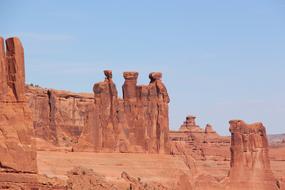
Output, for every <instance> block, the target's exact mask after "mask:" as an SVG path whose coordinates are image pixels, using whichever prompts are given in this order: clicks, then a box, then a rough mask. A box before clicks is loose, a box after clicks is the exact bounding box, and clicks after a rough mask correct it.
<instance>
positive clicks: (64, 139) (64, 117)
mask: <svg viewBox="0 0 285 190" xmlns="http://www.w3.org/2000/svg"><path fill="white" fill-rule="evenodd" d="M26 97H27V100H28V105H29V107H30V109H31V110H32V115H33V126H34V129H35V134H36V137H38V138H41V139H44V140H46V141H48V142H50V143H53V144H54V145H57V146H72V145H74V144H75V143H77V142H78V138H79V136H80V134H81V132H82V130H83V127H84V126H85V122H86V117H87V114H88V105H90V104H93V102H94V100H93V95H92V94H83V93H72V92H68V91H60V90H53V89H43V88H39V87H33V86H26Z"/></svg>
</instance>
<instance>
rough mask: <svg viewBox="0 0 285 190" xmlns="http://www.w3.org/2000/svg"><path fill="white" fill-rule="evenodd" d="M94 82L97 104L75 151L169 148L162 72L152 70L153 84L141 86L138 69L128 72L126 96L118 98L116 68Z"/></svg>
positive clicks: (139, 150)
mask: <svg viewBox="0 0 285 190" xmlns="http://www.w3.org/2000/svg"><path fill="white" fill-rule="evenodd" d="M104 73H105V76H106V78H105V80H104V81H103V82H100V83H96V84H95V85H94V88H93V91H94V104H93V105H91V106H90V107H89V114H88V119H87V124H86V126H85V127H84V129H83V132H82V134H81V137H80V139H79V143H78V144H77V145H75V146H74V150H75V151H82V150H84V151H86V150H87V151H99V152H150V153H166V152H169V144H168V130H169V126H168V103H169V97H168V94H167V90H166V88H165V86H164V85H163V83H162V81H161V73H151V74H150V79H151V82H150V84H149V85H145V86H138V85H137V77H138V73H136V72H125V73H124V78H125V83H124V85H123V99H120V98H118V95H117V89H116V86H115V84H114V82H113V80H112V72H111V71H104Z"/></svg>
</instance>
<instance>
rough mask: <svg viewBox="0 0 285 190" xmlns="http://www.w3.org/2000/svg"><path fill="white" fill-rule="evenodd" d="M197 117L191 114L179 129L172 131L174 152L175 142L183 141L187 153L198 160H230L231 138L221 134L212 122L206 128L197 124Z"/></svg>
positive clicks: (173, 152)
mask: <svg viewBox="0 0 285 190" xmlns="http://www.w3.org/2000/svg"><path fill="white" fill-rule="evenodd" d="M195 119H196V117H195V116H192V115H189V116H187V117H186V120H185V121H184V123H183V124H182V125H181V127H180V129H179V131H170V132H169V139H170V141H171V142H172V147H173V149H172V154H176V151H175V150H176V149H175V144H176V143H177V142H182V143H183V144H184V146H185V150H186V152H187V154H190V155H191V156H192V157H194V158H195V159H196V160H207V159H210V160H221V161H223V160H229V159H230V151H229V148H230V138H229V137H223V136H220V135H219V134H218V133H216V131H215V130H214V129H213V127H212V126H211V125H210V124H207V125H206V127H205V129H203V128H201V127H200V126H199V125H197V124H196V121H195Z"/></svg>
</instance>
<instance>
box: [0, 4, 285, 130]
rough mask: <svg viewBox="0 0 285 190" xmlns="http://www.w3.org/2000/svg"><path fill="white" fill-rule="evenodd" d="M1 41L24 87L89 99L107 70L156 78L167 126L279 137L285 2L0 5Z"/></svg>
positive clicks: (118, 76)
mask: <svg viewBox="0 0 285 190" xmlns="http://www.w3.org/2000/svg"><path fill="white" fill-rule="evenodd" d="M0 23H1V27H0V35H1V36H3V37H5V38H6V37H10V36H19V37H20V38H21V40H22V42H23V45H24V47H25V61H26V76H27V83H34V84H39V85H40V86H43V87H49V88H50V87H52V88H57V89H66V90H72V91H76V92H82V91H84V92H91V89H92V86H93V84H94V83H95V82H98V81H101V80H103V78H104V76H103V74H102V70H104V69H112V70H113V75H114V80H115V82H116V84H117V88H118V90H119V91H120V93H121V85H122V83H123V77H122V72H123V71H127V70H135V71H139V72H140V76H139V83H141V84H142V83H148V82H149V80H148V73H149V72H151V71H161V72H163V74H164V76H163V80H164V82H165V84H166V85H167V87H168V91H169V94H170V97H171V104H170V127H171V129H177V128H178V127H179V126H180V124H181V123H182V122H183V120H184V118H185V116H186V115H188V114H193V115H196V116H197V123H198V124H200V125H201V126H202V127H204V126H205V125H206V123H211V124H212V125H213V126H214V128H215V129H216V130H217V131H218V132H219V133H221V134H229V132H228V121H229V120H230V119H235V118H240V119H244V120H245V121H247V122H254V121H262V122H263V123H264V124H265V125H266V127H267V131H268V133H284V132H285V125H284V120H285V85H284V83H285V1H283V0H238V1H229V0H224V1H220V0H215V1H214V0H207V1H206V0H201V1H190V0H189V1H186V0H185V1H180V0H172V1H168V0H161V1H160V0H143V1H135V0H129V1H125V0H113V1H108V0H104V1H95V0H94V1H72V0H68V1H67V0H65V1H64V0H61V1H59V0H57V1H56V0H53V1H52V0H50V1H44V0H35V1H29V0H27V1H20V0H19V1H14V0H9V1H1V11H0Z"/></svg>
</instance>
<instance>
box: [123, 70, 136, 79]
mask: <svg viewBox="0 0 285 190" xmlns="http://www.w3.org/2000/svg"><path fill="white" fill-rule="evenodd" d="M123 76H124V78H125V79H137V78H138V76H139V73H138V72H136V71H126V72H124V73H123Z"/></svg>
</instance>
